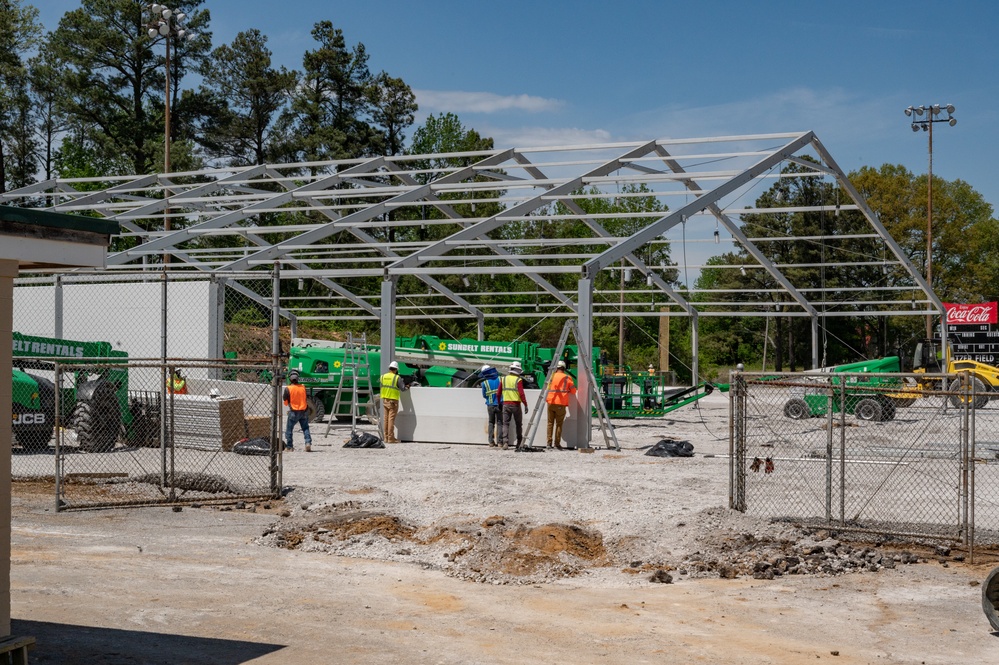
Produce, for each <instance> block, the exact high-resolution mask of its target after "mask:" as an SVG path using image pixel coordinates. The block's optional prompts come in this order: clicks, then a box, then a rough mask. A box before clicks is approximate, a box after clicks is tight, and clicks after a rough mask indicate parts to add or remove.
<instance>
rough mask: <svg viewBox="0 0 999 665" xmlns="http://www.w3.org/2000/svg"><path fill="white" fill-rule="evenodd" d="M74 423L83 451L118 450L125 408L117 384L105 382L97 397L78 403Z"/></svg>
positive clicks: (96, 394)
mask: <svg viewBox="0 0 999 665" xmlns="http://www.w3.org/2000/svg"><path fill="white" fill-rule="evenodd" d="M73 425H74V427H75V428H76V440H77V441H78V442H79V444H80V450H84V451H86V452H91V453H104V452H108V451H110V450H114V447H115V444H116V443H117V442H118V434H119V432H120V430H121V408H120V407H119V406H118V400H117V397H116V395H115V391H114V386H112V385H111V384H110V383H107V382H104V383H102V384H101V385H100V386H98V387H97V388H96V389H95V390H94V391H93V399H89V400H83V401H79V402H77V403H76V407H75V408H74V409H73Z"/></svg>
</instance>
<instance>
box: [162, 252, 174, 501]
mask: <svg viewBox="0 0 999 665" xmlns="http://www.w3.org/2000/svg"><path fill="white" fill-rule="evenodd" d="M167 369H168V368H167V271H166V268H165V267H164V269H163V271H162V273H161V274H160V489H166V485H167V475H166V469H167V464H166V456H167V453H166V451H167V432H168V428H167V418H168V416H169V414H168V413H167V385H168V382H169V381H170V380H171V379H172V378H173V376H172V375H171V374H168V373H167ZM171 394H172V393H171Z"/></svg>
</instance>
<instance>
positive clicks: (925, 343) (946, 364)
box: [912, 339, 999, 409]
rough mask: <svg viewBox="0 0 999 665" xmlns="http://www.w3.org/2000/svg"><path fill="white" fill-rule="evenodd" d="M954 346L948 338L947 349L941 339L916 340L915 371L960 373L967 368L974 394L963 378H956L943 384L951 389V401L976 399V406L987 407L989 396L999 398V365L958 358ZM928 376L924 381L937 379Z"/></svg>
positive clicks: (955, 404) (931, 381)
mask: <svg viewBox="0 0 999 665" xmlns="http://www.w3.org/2000/svg"><path fill="white" fill-rule="evenodd" d="M953 355H954V354H953V346H952V345H951V344H950V343H949V342H948V344H947V346H946V349H945V347H944V346H943V344H942V343H941V341H940V340H939V339H924V340H921V341H919V342H918V343H917V344H916V350H915V353H914V354H913V358H912V371H913V373H915V374H934V373H937V374H957V373H960V372H966V373H967V374H969V381H970V382H971V383H972V384H974V389H973V391H974V397H972V396H971V394H970V393H969V391H968V390H966V389H965V388H963V387H962V385H961V379H960V378H956V379H952V380H951V382H950V385H949V386H939V387H940V388H944V389H948V390H949V391H950V392H951V393H961V392H963V393H965V394H953V395H951V398H950V399H951V403H952V404H953V405H954V406H961V405H963V404H965V403H966V402H968V401H971V400H974V408H976V409H982V408H985V407H986V406H987V405H988V403H989V400H991V399H995V398H999V394H997V393H999V368H997V367H994V366H992V365H988V364H986V363H982V362H977V361H974V360H954V359H953ZM936 381H938V380H934V379H927V380H926V381H922V382H921V383H935V382H936Z"/></svg>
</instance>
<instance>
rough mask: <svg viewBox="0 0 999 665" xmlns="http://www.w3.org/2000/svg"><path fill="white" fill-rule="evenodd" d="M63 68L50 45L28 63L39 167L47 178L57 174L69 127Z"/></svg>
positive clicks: (44, 47) (46, 45) (45, 46)
mask: <svg viewBox="0 0 999 665" xmlns="http://www.w3.org/2000/svg"><path fill="white" fill-rule="evenodd" d="M62 67H63V64H62V63H61V62H60V61H59V59H58V57H56V55H55V53H54V52H53V50H52V48H51V47H49V45H48V44H45V45H44V46H43V47H42V48H41V50H40V51H39V53H38V55H36V56H35V57H34V58H32V59H31V60H30V61H29V63H28V76H29V81H30V89H29V95H30V96H31V104H32V107H33V108H34V110H35V113H36V118H37V123H36V125H35V132H36V134H37V140H38V145H39V148H38V166H39V167H40V169H41V172H42V175H43V177H44V178H45V179H49V178H51V177H52V176H53V175H54V173H55V171H54V169H55V150H56V148H57V147H58V144H59V139H60V135H61V134H62V132H63V131H64V130H65V129H66V127H67V125H66V114H65V112H64V111H63V106H64V104H63V103H62V98H63V96H64V95H65V91H64V90H63V87H62V86H61V85H60V83H59V72H60V71H62Z"/></svg>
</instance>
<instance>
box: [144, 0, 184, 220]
mask: <svg viewBox="0 0 999 665" xmlns="http://www.w3.org/2000/svg"><path fill="white" fill-rule="evenodd" d="M149 12H150V14H151V15H152V20H150V22H149V23H148V24H147V25H146V34H147V35H149V39H151V40H153V41H154V42H155V41H157V40H159V39H162V40H163V43H164V44H165V45H166V61H165V63H166V78H165V80H166V97H164V114H163V173H170V42H171V41H173V40H175V39H176V40H183V41H186V40H189V39H191V38H192V37H194V34H193V33H191V32H188V31H187V29H186V28H185V27H184V24H183V21H184V19H185V18H187V15H186V14H184V13H183V12H177V11H174V10H172V9H170V8H169V7H167V6H166V5H161V4H158V3H154V4H151V5H149ZM163 230H164V231H170V230H171V225H170V215H169V214H167V215H164V217H163Z"/></svg>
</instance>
